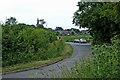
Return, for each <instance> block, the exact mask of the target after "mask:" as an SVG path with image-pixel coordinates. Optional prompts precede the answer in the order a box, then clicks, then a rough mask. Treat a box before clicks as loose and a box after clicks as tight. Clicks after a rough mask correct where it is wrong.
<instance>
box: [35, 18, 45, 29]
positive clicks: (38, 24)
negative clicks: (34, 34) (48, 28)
mask: <svg viewBox="0 0 120 80" xmlns="http://www.w3.org/2000/svg"><path fill="white" fill-rule="evenodd" d="M39 22H40V23H39ZM44 24H46V22H45V21H44V19H40V20H39V19H37V27H38V28H44Z"/></svg>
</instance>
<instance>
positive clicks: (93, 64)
mask: <svg viewBox="0 0 120 80" xmlns="http://www.w3.org/2000/svg"><path fill="white" fill-rule="evenodd" d="M111 42H112V44H103V45H101V46H100V45H96V46H94V48H93V51H92V52H91V53H90V55H91V57H90V58H86V57H83V58H82V59H80V61H81V64H77V65H75V66H74V68H72V69H71V72H68V74H69V75H65V74H64V75H63V76H64V77H69V78H109V79H111V78H120V74H119V70H120V62H119V60H120V57H119V56H120V35H117V36H115V37H114V38H112V39H111ZM63 76H62V77H63Z"/></svg>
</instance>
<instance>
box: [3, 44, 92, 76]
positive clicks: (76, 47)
mask: <svg viewBox="0 0 120 80" xmlns="http://www.w3.org/2000/svg"><path fill="white" fill-rule="evenodd" d="M66 43H68V44H71V45H72V47H73V55H72V57H70V58H69V59H66V60H63V61H61V62H59V63H56V64H53V65H49V66H46V67H43V68H40V69H36V70H30V71H25V72H19V73H11V74H6V75H2V78H52V77H53V75H56V74H58V73H59V75H61V74H62V73H63V72H64V68H66V67H67V69H68V70H70V69H71V67H73V66H74V65H75V61H77V62H78V63H80V61H79V58H82V57H85V56H89V55H88V53H90V52H91V51H92V50H91V45H90V44H89V43H71V42H66ZM61 67H62V69H61ZM54 77H55V76H54Z"/></svg>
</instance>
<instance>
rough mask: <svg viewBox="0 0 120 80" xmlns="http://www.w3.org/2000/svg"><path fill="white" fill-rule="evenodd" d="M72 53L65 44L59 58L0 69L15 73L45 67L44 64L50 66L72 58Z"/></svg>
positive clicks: (70, 48) (69, 47)
mask: <svg viewBox="0 0 120 80" xmlns="http://www.w3.org/2000/svg"><path fill="white" fill-rule="evenodd" d="M72 53H73V48H72V46H71V45H70V44H65V48H64V50H63V51H62V53H61V56H60V57H57V58H52V59H49V60H44V61H32V62H29V63H26V64H23V63H21V64H16V65H14V66H7V67H3V68H2V72H3V73H5V72H11V71H16V70H23V69H27V68H32V67H37V66H42V65H46V64H50V63H53V62H56V61H59V60H61V59H67V58H69V57H71V56H72Z"/></svg>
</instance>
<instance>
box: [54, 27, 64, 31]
mask: <svg viewBox="0 0 120 80" xmlns="http://www.w3.org/2000/svg"><path fill="white" fill-rule="evenodd" d="M55 30H60V31H62V30H63V28H62V27H56V28H55Z"/></svg>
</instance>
